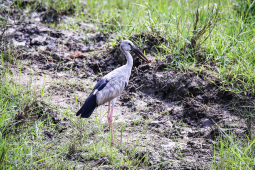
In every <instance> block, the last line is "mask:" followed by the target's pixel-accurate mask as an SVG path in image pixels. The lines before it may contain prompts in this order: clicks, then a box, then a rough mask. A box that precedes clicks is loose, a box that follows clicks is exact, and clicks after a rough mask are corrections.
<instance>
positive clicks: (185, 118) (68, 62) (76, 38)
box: [7, 7, 247, 169]
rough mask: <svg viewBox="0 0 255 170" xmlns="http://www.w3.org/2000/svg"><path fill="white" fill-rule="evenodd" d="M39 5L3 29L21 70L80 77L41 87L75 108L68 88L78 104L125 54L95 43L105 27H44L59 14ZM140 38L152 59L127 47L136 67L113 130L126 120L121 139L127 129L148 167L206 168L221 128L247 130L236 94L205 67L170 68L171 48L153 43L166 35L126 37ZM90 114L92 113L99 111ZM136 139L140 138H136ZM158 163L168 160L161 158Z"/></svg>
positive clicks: (61, 128) (59, 124) (61, 126)
mask: <svg viewBox="0 0 255 170" xmlns="http://www.w3.org/2000/svg"><path fill="white" fill-rule="evenodd" d="M37 10H38V11H37V12H38V13H39V14H40V16H41V15H42V16H43V17H42V18H43V19H42V20H38V21H35V22H34V23H31V22H25V21H24V22H22V23H19V24H16V25H13V26H12V27H11V28H10V29H9V30H8V32H7V34H8V36H10V37H11V40H12V42H13V45H14V46H15V47H16V48H17V49H18V50H20V51H22V54H21V55H20V56H19V57H18V59H20V60H21V63H22V64H23V69H22V74H21V75H22V76H25V75H29V74H31V70H34V72H37V73H39V75H41V78H40V81H42V79H43V76H42V74H46V75H47V76H49V77H51V78H54V76H55V77H56V76H57V78H56V79H58V80H59V79H61V78H66V79H75V81H77V82H80V83H81V84H82V83H83V84H86V85H81V86H75V87H74V88H73V89H70V88H67V87H63V88H55V87H54V86H52V85H50V83H48V86H47V87H46V90H45V91H46V93H47V91H48V92H50V93H51V94H52V96H51V100H52V101H51V103H54V101H53V100H55V99H56V100H59V99H61V98H63V101H64V102H65V104H66V106H68V105H69V106H70V105H72V108H73V111H74V114H75V111H76V110H77V109H78V107H77V106H76V104H75V99H74V98H71V97H70V96H71V94H73V93H74V92H75V93H76V94H77V95H78V100H79V101H80V102H81V103H83V102H84V100H85V99H86V96H87V95H88V94H89V92H90V88H89V85H88V84H89V83H92V84H95V83H96V82H97V81H98V80H99V79H100V78H101V77H102V76H103V75H105V74H107V73H109V72H110V71H112V70H113V69H115V68H117V67H119V66H121V65H123V64H125V62H126V59H125V56H124V55H123V54H122V53H121V51H120V50H119V47H118V46H116V48H115V49H112V50H105V51H102V49H101V47H102V46H103V45H105V44H106V43H107V42H108V41H109V35H108V34H103V33H100V32H98V33H81V32H80V33H76V32H72V31H67V30H58V29H54V28H50V27H49V26H47V25H44V24H43V23H45V22H48V21H49V22H50V21H51V20H52V21H54V20H55V19H54V17H55V18H58V17H59V16H57V15H58V14H56V16H55V14H54V15H51V16H53V18H47V15H48V14H47V12H48V13H49V11H46V10H45V9H44V8H43V7H40V8H38V9H37ZM39 14H38V15H39ZM56 20H58V19H56ZM138 38H140V39H142V42H141V44H140V49H141V50H142V51H145V53H146V54H148V55H149V58H150V59H151V60H152V63H151V64H150V65H148V64H145V63H143V62H141V61H140V60H139V58H138V57H137V56H135V54H133V53H132V55H133V56H134V67H133V69H132V74H131V77H130V81H129V84H128V86H127V87H126V89H125V91H124V92H123V93H122V95H121V96H120V97H119V99H118V101H117V103H116V110H117V112H118V111H119V113H118V114H117V113H116V116H115V115H114V116H115V122H114V127H115V128H116V129H115V132H116V137H117V138H118V137H119V136H120V132H119V128H118V126H119V124H120V122H125V123H127V126H126V128H125V130H124V131H123V138H127V137H130V136H131V139H130V143H132V141H133V142H135V141H136V142H137V143H138V146H140V147H141V148H140V151H139V152H138V153H137V154H135V156H134V157H135V158H136V159H138V160H140V161H141V162H143V159H145V156H144V155H147V156H146V159H147V162H149V164H150V165H149V167H152V168H151V169H154V168H158V169H206V168H207V167H210V164H211V163H212V160H213V157H214V154H215V153H214V152H215V150H214V145H215V144H216V143H217V137H218V136H219V135H220V128H221V129H223V130H224V131H226V132H228V131H229V132H231V129H235V133H236V134H237V135H239V136H241V135H245V132H246V131H247V127H246V125H245V120H244V119H242V118H240V117H239V116H236V115H235V114H234V111H233V110H231V109H230V108H231V107H230V106H232V101H233V100H237V99H238V96H236V95H235V94H234V93H232V92H229V91H224V90H222V89H221V88H220V82H219V81H218V80H216V79H215V78H213V77H211V76H209V75H207V74H206V73H199V74H198V73H195V72H193V71H187V72H185V73H183V72H181V71H180V70H177V69H175V68H171V67H170V66H169V63H168V61H169V60H171V57H174V55H172V56H168V58H167V59H166V60H164V61H160V60H158V59H156V55H157V52H158V50H159V49H157V45H160V44H162V43H167V41H166V40H165V39H164V38H162V37H155V36H152V35H149V34H145V33H142V34H137V35H136V36H134V37H131V38H130V39H131V40H133V41H136V40H137V39H138ZM77 51H78V53H77ZM61 75H63V76H62V77H61ZM54 81H55V80H54ZM87 81H89V83H88V82H87ZM54 95H55V97H54ZM56 103H59V101H57V102H56ZM37 105H38V104H37ZM38 107H39V105H38ZM38 107H37V108H38ZM63 107H64V106H63ZM39 108H48V106H43V107H42V105H41V104H40V107H39ZM99 109H100V108H98V110H99ZM102 109H103V110H104V109H105V110H106V109H107V106H103V108H102ZM134 112H135V113H136V116H135V117H134V116H133V115H134ZM24 113H25V114H23V116H25V117H22V116H20V119H19V118H18V117H19V116H17V120H21V119H28V117H26V114H27V113H28V112H26V111H24ZM45 113H50V117H51V121H53V122H54V124H56V129H55V130H56V131H58V132H59V133H62V132H65V130H66V129H67V128H68V127H69V126H70V124H69V123H67V122H68V120H67V119H64V120H62V121H61V118H59V117H58V116H57V114H56V113H53V112H51V111H49V110H48V111H47V110H46V111H45V110H43V109H39V110H38V114H37V119H44V118H45V116H46V114H45ZM95 116H98V112H96V113H95ZM47 117H48V115H47ZM105 121H106V118H105ZM145 127H146V133H144V128H145ZM105 133H108V131H107V130H106V132H105ZM44 136H45V138H47V139H50V140H53V139H54V137H56V136H57V134H56V133H55V132H54V131H51V130H45V132H44ZM140 138H142V139H141V140H138V139H140ZM120 152H121V151H120ZM123 152H126V151H125V150H124V151H123ZM180 153H181V154H180ZM77 157H79V158H80V160H81V162H82V160H83V159H82V153H80V154H78V155H75V154H74V153H73V152H71V151H70V152H69V153H68V154H67V155H66V159H69V160H73V159H75V158H77ZM107 160H108V158H101V159H100V160H96V161H95V160H92V161H94V162H99V165H100V161H101V162H105V164H104V165H103V166H102V167H106V169H107V168H111V166H112V165H109V160H108V161H107ZM216 161H217V160H216ZM162 162H168V163H166V164H160V163H162ZM159 164H160V165H159ZM124 168H125V167H123V169H124Z"/></svg>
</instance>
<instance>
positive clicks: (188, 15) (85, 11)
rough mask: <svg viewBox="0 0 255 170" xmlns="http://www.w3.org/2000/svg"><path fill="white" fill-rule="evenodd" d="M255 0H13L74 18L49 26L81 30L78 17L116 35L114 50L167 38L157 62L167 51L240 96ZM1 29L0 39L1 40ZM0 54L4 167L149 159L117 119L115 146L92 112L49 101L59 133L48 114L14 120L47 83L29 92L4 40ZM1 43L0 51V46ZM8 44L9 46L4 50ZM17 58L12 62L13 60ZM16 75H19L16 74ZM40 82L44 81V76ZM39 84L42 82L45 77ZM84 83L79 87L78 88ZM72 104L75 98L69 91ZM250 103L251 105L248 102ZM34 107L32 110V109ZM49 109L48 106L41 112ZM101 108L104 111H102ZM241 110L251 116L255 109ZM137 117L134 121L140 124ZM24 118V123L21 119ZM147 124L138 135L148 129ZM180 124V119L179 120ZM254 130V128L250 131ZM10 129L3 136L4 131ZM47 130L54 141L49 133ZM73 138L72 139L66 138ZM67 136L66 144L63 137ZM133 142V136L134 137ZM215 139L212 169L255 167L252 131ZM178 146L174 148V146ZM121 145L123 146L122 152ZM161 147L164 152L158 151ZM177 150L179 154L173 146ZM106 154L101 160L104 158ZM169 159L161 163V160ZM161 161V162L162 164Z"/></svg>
mask: <svg viewBox="0 0 255 170" xmlns="http://www.w3.org/2000/svg"><path fill="white" fill-rule="evenodd" d="M254 2H255V1H241V0H240V1H239V0H231V1H225V0H219V1H214V2H211V1H184V0H173V1H167V0H165V1H164V0H159V1H157V0H139V1H135V0H130V1H121V0H99V1H92V0H87V1H84V2H83V1H79V0H65V1H61V0H47V1H40V0H39V1H38V2H36V3H32V4H31V3H28V4H26V5H25V6H24V4H22V3H21V1H17V3H16V4H15V5H16V6H17V7H19V8H28V9H29V10H30V12H31V11H34V10H36V8H37V7H38V4H39V3H42V4H43V5H45V6H46V7H47V10H50V9H51V8H53V9H55V10H56V11H57V12H58V13H59V14H61V13H63V12H64V11H63V10H65V11H67V14H68V15H69V16H71V17H73V18H74V19H73V20H70V21H69V23H65V22H62V23H59V24H58V25H55V24H52V25H51V26H52V27H57V28H61V29H71V30H75V31H80V30H81V26H79V25H78V24H77V22H89V23H93V24H95V25H96V26H95V28H94V29H88V30H83V31H84V33H87V32H97V31H101V32H103V33H111V34H115V36H114V37H113V38H112V39H111V40H110V42H109V44H110V47H111V48H115V46H117V45H118V42H120V41H121V40H123V39H130V38H134V37H137V39H136V40H135V41H136V42H135V43H136V44H138V46H139V47H140V48H142V47H143V44H144V43H143V42H146V41H147V40H146V37H145V38H143V37H142V36H139V35H141V33H145V34H147V35H153V36H154V37H156V38H157V37H164V39H165V40H166V41H165V42H162V43H161V44H159V45H155V48H156V50H157V53H156V54H155V55H154V56H155V57H157V58H158V59H160V60H164V59H165V58H166V57H169V56H172V60H171V62H170V63H169V68H168V69H172V68H179V69H182V70H184V72H185V70H188V69H193V70H195V71H197V72H199V73H200V72H202V71H206V72H207V73H208V74H211V76H214V77H217V78H218V79H220V80H221V83H222V88H223V89H226V90H231V91H234V92H236V93H240V94H245V95H254V94H255V90H254V89H255V87H254V84H255V79H254V77H255V59H254V56H255V52H254V51H255V42H254V41H255V38H254V33H255V29H254V28H255V25H254V5H255V3H254ZM6 20H7V19H5V18H3V19H2V18H1V21H4V22H1V23H3V24H1V27H0V28H1V32H4V28H5V27H6V25H7V24H6V22H5V21H6ZM5 40H6V39H5V37H4V36H3V34H0V42H5ZM6 44H8V45H7V46H5V47H4V50H2V52H1V67H0V115H1V116H0V129H1V133H0V167H1V168H2V169H14V168H15V169H67V168H68V169H71V168H74V167H76V168H77V167H78V164H79V163H80V162H82V163H83V165H84V164H85V165H87V166H89V167H91V168H92V167H93V166H94V165H96V166H97V167H98V169H100V167H102V166H103V164H110V165H114V166H113V168H115V169H124V168H127V169H136V168H137V167H138V166H139V167H144V168H146V167H148V166H149V165H150V163H149V158H148V154H149V152H147V151H141V150H139V149H137V147H136V145H135V146H132V145H124V144H123V143H122V142H124V140H127V143H129V142H128V140H130V139H129V137H127V138H126V139H125V138H124V137H123V135H122V133H123V131H124V130H125V129H126V127H127V126H126V124H121V125H120V128H119V129H120V133H121V144H119V145H117V146H116V147H112V146H110V145H109V143H110V142H109V136H108V135H107V133H105V132H104V131H105V130H104V129H105V126H106V125H105V124H104V122H103V121H102V120H100V119H98V118H94V119H90V120H85V121H82V120H79V119H76V118H74V117H73V116H72V115H73V113H72V112H73V111H72V110H70V109H69V108H67V109H65V110H64V111H63V112H61V111H59V110H58V109H56V108H54V107H53V108H52V107H51V106H43V107H47V108H50V110H53V112H59V114H60V117H61V122H62V121H63V120H65V118H67V119H68V121H69V123H70V124H69V125H70V127H69V128H68V129H67V130H66V132H64V134H63V133H60V132H59V131H58V130H57V129H58V128H57V127H56V126H57V125H56V124H55V123H54V122H53V121H52V118H51V115H50V114H48V115H47V118H46V119H44V120H41V119H38V120H36V121H31V120H29V119H27V118H26V119H21V120H16V119H15V115H19V114H21V115H23V116H25V113H26V112H25V108H26V106H31V105H32V103H33V102H35V101H36V100H37V98H40V100H43V99H44V98H45V97H44V96H45V95H46V94H45V85H44V84H43V87H42V91H41V94H36V95H38V96H37V98H36V97H35V96H34V95H35V94H34V93H33V92H34V89H31V86H29V85H28V86H24V85H22V84H21V83H20V80H19V83H15V82H13V81H12V80H11V79H10V77H13V76H14V75H13V74H12V73H11V72H9V71H8V70H9V68H8V67H6V65H5V64H6V63H8V62H11V63H15V62H16V60H15V53H11V51H13V49H12V48H11V46H10V45H9V43H8V42H7V43H6ZM1 49H3V48H2V47H1ZM8 50H9V51H8ZM16 64H17V62H16ZM18 74H19V75H20V74H21V70H20V72H19V73H18ZM19 77H20V76H19ZM44 80H45V79H44ZM43 82H45V81H43ZM55 86H56V87H62V88H66V87H69V86H72V88H71V89H72V90H73V91H74V89H75V88H74V87H75V86H76V87H77V84H76V83H74V82H70V83H66V82H65V81H62V80H61V82H59V83H56V84H55ZM81 88H83V87H81ZM74 97H75V101H76V103H78V99H77V96H76V94H75V92H74ZM251 107H254V106H252V105H251ZM31 109H32V108H31ZM32 110H33V111H32V112H30V113H29V114H30V115H29V116H31V115H36V114H38V108H36V109H32ZM46 113H48V112H46ZM102 114H104V113H102ZM242 114H243V115H249V114H250V115H251V116H252V115H253V114H254V113H253V111H252V110H249V111H248V113H242ZM140 119H141V117H138V120H137V121H136V122H134V124H137V123H139V122H140ZM24 120H25V121H24ZM150 121H151V120H148V121H146V122H145V124H144V126H143V128H142V132H141V136H140V137H139V140H142V137H143V135H147V133H149V132H148V131H149V129H148V124H149V122H150ZM180 124H181V123H180ZM250 131H252V128H251V129H250ZM7 133H8V135H7ZM47 133H50V134H53V137H54V138H56V139H55V140H52V139H50V137H47V135H46V134H47ZM70 139H72V140H70ZM66 141H67V142H66ZM137 142H139V141H138V140H137V141H136V143H137ZM218 143H219V145H218V146H215V148H214V149H215V150H218V151H219V154H217V155H216V154H215V158H214V159H216V158H219V160H218V161H215V162H214V163H213V167H214V169H252V168H254V160H255V157H254V143H255V140H254V136H252V133H251V135H250V136H247V138H242V139H240V138H237V137H236V136H235V133H234V132H231V133H226V132H224V130H221V136H220V138H219V141H218ZM178 149H179V147H178ZM120 150H122V152H120ZM162 152H163V150H162ZM215 152H216V151H215ZM179 155H180V156H182V153H181V150H180V149H179ZM104 157H106V159H102V158H104ZM90 160H97V161H99V162H98V163H97V164H94V165H91V164H86V162H88V161H90ZM166 163H167V162H166ZM162 164H164V162H163V163H162Z"/></svg>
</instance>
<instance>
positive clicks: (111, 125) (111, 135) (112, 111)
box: [110, 105, 114, 142]
mask: <svg viewBox="0 0 255 170" xmlns="http://www.w3.org/2000/svg"><path fill="white" fill-rule="evenodd" d="M113 108H114V105H112V111H111V117H110V120H111V140H112V142H113V129H112V115H113Z"/></svg>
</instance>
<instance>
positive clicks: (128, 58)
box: [121, 49, 133, 68]
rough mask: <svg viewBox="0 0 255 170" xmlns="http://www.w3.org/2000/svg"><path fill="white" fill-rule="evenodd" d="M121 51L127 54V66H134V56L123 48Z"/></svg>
mask: <svg viewBox="0 0 255 170" xmlns="http://www.w3.org/2000/svg"><path fill="white" fill-rule="evenodd" d="M121 51H122V52H123V53H124V55H125V56H126V59H127V66H128V67H130V68H132V67H133V57H132V56H131V54H130V53H129V52H128V51H125V50H122V49H121Z"/></svg>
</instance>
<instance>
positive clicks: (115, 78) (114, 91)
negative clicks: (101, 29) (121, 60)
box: [76, 40, 150, 143]
mask: <svg viewBox="0 0 255 170" xmlns="http://www.w3.org/2000/svg"><path fill="white" fill-rule="evenodd" d="M120 50H121V52H122V53H123V54H124V55H125V56H126V59H127V63H126V64H125V65H123V66H121V67H119V68H117V69H115V70H113V71H111V72H110V73H108V74H106V75H105V76H103V78H102V79H101V80H100V81H99V82H98V83H97V84H96V85H95V87H94V89H93V90H92V92H91V93H90V95H89V97H88V98H87V99H86V100H85V103H84V104H83V106H82V107H81V108H80V110H79V111H78V112H77V113H76V116H80V115H81V118H89V117H90V116H91V114H92V113H93V111H94V110H95V108H96V107H98V106H100V105H103V104H105V103H107V102H108V103H109V104H108V114H107V119H108V125H109V132H110V136H111V142H112V143H113V140H114V136H113V127H112V116H113V109H114V104H115V102H116V100H117V98H118V97H119V96H120V95H121V93H122V91H123V90H124V88H125V87H126V86H127V85H128V81H129V78H130V75H131V70H132V67H133V57H132V56H131V54H130V53H129V51H133V52H134V53H135V54H136V55H137V56H138V57H140V58H141V59H142V60H144V61H145V62H147V63H150V61H149V60H148V59H147V58H146V57H145V56H144V54H143V53H142V52H141V50H139V48H138V47H137V46H136V45H134V44H133V43H132V42H131V41H129V40H124V41H122V42H121V44H120Z"/></svg>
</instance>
